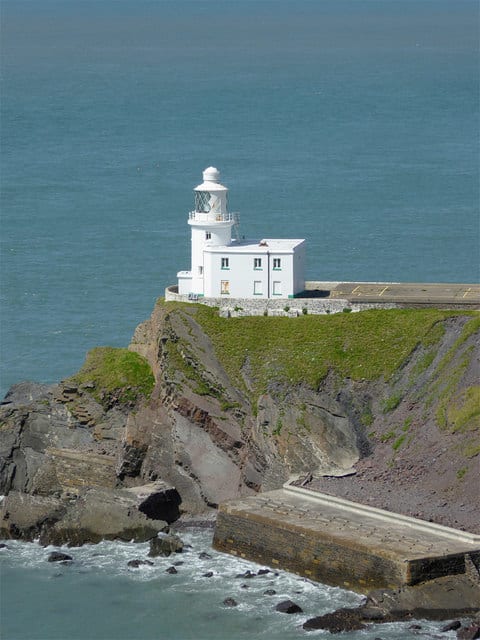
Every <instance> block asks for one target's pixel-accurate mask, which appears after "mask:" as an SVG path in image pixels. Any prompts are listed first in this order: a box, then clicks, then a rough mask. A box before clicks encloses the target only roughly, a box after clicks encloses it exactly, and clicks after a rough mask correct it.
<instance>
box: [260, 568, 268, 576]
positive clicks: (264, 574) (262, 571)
mask: <svg viewBox="0 0 480 640" xmlns="http://www.w3.org/2000/svg"><path fill="white" fill-rule="evenodd" d="M267 573H270V569H259V570H258V571H257V576H266V575H267Z"/></svg>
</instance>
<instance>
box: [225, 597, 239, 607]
mask: <svg viewBox="0 0 480 640" xmlns="http://www.w3.org/2000/svg"><path fill="white" fill-rule="evenodd" d="M223 604H224V605H225V606H226V607H237V606H238V602H237V601H236V600H234V599H233V598H225V600H224V601H223Z"/></svg>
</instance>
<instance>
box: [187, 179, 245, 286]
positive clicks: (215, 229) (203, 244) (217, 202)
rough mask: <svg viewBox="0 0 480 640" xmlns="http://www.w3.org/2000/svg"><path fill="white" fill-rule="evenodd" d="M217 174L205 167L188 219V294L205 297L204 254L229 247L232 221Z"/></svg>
mask: <svg viewBox="0 0 480 640" xmlns="http://www.w3.org/2000/svg"><path fill="white" fill-rule="evenodd" d="M219 179H220V172H219V171H218V169H216V168H215V167H208V168H207V169H205V171H204V172H203V182H202V184H199V185H198V187H195V189H194V194H195V210H194V211H191V212H190V213H189V216H188V224H189V225H190V229H191V235H192V238H191V240H192V262H191V265H192V266H191V277H192V282H191V287H190V292H191V293H192V294H194V295H195V294H196V295H199V296H202V295H204V293H205V290H204V275H205V263H204V251H205V249H206V248H207V247H220V246H223V247H228V246H229V245H230V244H231V241H232V227H233V225H234V219H233V216H232V214H230V213H228V211H227V193H228V189H227V188H226V187H224V186H223V185H222V184H220V182H219Z"/></svg>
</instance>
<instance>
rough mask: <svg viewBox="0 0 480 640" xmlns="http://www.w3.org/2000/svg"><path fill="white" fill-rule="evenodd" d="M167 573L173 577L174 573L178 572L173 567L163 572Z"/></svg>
mask: <svg viewBox="0 0 480 640" xmlns="http://www.w3.org/2000/svg"><path fill="white" fill-rule="evenodd" d="M165 571H166V572H167V573H170V574H172V575H174V574H175V573H178V571H177V570H176V569H175V567H168V569H166V570H165Z"/></svg>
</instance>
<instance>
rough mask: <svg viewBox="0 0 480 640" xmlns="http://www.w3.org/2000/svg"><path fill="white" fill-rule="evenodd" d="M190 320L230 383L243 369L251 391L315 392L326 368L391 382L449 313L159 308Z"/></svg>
mask: <svg viewBox="0 0 480 640" xmlns="http://www.w3.org/2000/svg"><path fill="white" fill-rule="evenodd" d="M165 304H166V306H167V308H170V309H172V311H174V310H175V308H179V307H180V308H181V309H182V310H184V311H186V312H187V313H189V314H192V315H193V316H194V318H195V320H196V321H197V322H198V323H199V324H200V325H201V326H202V328H203V330H204V331H205V333H206V334H207V335H208V336H209V338H210V340H211V341H212V343H213V346H214V349H215V353H216V356H217V357H218V359H219V360H220V362H221V363H222V365H223V367H224V368H225V370H226V371H227V373H228V374H229V376H230V377H231V379H232V380H239V381H240V380H241V372H242V370H243V369H244V367H248V369H249V371H250V377H251V378H252V379H253V382H254V387H255V389H254V391H255V392H256V393H263V392H264V391H265V390H266V389H267V387H268V383H269V381H270V380H275V381H277V382H284V383H288V384H292V385H295V384H302V383H303V384H307V385H309V386H310V387H312V388H318V386H319V384H320V383H321V382H322V380H323V379H324V378H325V376H326V375H327V373H328V371H329V370H333V371H335V372H336V373H337V374H338V375H339V376H340V377H342V378H346V377H348V378H352V379H354V380H374V379H377V378H380V377H383V378H384V379H385V380H388V379H390V378H391V376H392V375H393V374H394V372H395V371H396V370H397V369H398V368H399V367H400V366H401V365H402V364H403V363H404V362H405V360H406V359H407V358H408V356H409V355H410V354H411V353H412V351H413V350H414V349H415V347H416V346H417V345H418V344H420V343H422V344H424V345H425V346H430V345H431V344H432V343H435V342H437V341H438V340H439V339H440V338H441V336H442V334H443V331H442V330H441V328H439V323H441V322H442V321H443V320H445V319H446V318H447V317H449V316H451V315H452V314H453V313H455V312H451V311H441V310H437V309H388V310H387V309H385V310H371V311H363V312H361V313H355V314H335V315H325V316H320V315H306V316H302V317H299V318H287V317H273V318H272V317H263V316H256V317H242V318H220V317H219V315H218V311H217V310H216V309H212V308H209V307H206V306H204V305H179V304H178V303H165Z"/></svg>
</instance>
